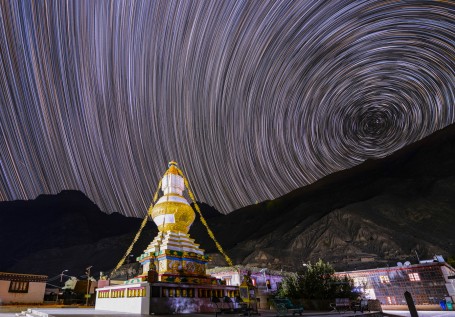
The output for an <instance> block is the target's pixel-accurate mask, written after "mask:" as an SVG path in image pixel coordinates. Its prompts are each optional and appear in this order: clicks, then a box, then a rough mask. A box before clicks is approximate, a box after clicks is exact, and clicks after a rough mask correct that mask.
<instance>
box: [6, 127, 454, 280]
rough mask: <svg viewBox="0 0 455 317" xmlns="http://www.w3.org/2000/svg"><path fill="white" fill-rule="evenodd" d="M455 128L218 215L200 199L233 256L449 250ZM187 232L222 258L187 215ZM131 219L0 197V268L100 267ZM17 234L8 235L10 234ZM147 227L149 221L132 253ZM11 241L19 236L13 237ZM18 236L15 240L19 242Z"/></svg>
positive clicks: (382, 261)
mask: <svg viewBox="0 0 455 317" xmlns="http://www.w3.org/2000/svg"><path fill="white" fill-rule="evenodd" d="M454 163H455V125H452V126H449V127H447V128H445V129H443V130H440V131H437V132H435V133H434V134H432V135H431V136H429V137H427V138H425V139H423V140H421V141H419V142H416V143H414V144H411V145H409V146H407V147H405V148H403V149H401V150H399V151H397V152H395V153H394V154H392V155H391V156H388V157H386V158H384V159H380V160H369V161H366V162H364V163H362V164H360V165H358V166H355V167H353V168H351V169H349V170H343V171H340V172H337V173H334V174H331V175H328V176H326V177H324V178H322V179H320V180H318V181H317V182H315V183H313V184H311V185H309V186H305V187H302V188H299V189H296V190H294V191H292V192H290V193H288V194H286V195H284V196H282V197H279V198H277V199H274V200H270V201H265V202H262V203H259V204H255V205H251V206H247V207H244V208H241V209H239V210H236V211H233V212H232V213H230V214H228V215H222V214H220V213H218V212H217V211H216V210H214V208H213V207H211V206H208V205H206V204H201V209H202V212H203V214H204V215H205V217H206V219H207V221H208V223H209V225H210V227H211V229H212V230H213V232H214V233H215V235H216V237H217V239H218V240H219V242H220V243H221V245H222V246H223V247H224V248H225V249H226V250H227V252H228V254H229V255H230V256H231V257H232V258H233V260H234V262H235V263H243V264H246V263H249V264H253V265H258V266H264V267H270V268H278V269H279V268H285V269H291V268H293V269H297V268H299V267H301V264H302V262H303V261H309V260H311V261H315V260H317V259H318V258H323V259H324V260H326V261H330V262H331V263H332V264H334V266H335V267H336V268H338V269H350V268H351V269H352V268H362V267H371V266H379V265H386V264H387V265H388V264H389V263H391V264H393V263H394V262H396V261H398V260H400V261H403V260H414V261H415V253H416V252H417V253H418V254H419V255H420V256H421V257H431V256H432V255H433V254H434V253H438V254H443V255H444V256H448V255H453V254H455V235H453V234H452V231H453V227H454V225H455V175H454V174H455V168H454V167H455V164H454ZM196 219H197V220H196V221H195V223H194V224H193V226H192V227H191V230H190V234H191V236H192V237H193V238H194V239H196V242H197V243H200V244H201V247H202V248H205V249H206V251H207V252H209V253H212V254H213V257H214V263H213V265H216V264H218V265H224V264H225V263H224V261H223V260H222V259H221V257H220V256H219V255H218V254H217V253H216V248H215V245H214V243H213V242H212V241H211V239H210V237H209V236H208V234H207V232H206V229H205V228H204V226H203V225H202V223H201V222H200V220H199V217H198V216H197V217H196ZM140 222H141V219H137V218H127V217H124V216H122V215H120V214H116V213H114V214H111V215H107V214H105V213H103V212H101V211H100V210H99V209H98V207H97V206H96V205H95V204H93V203H92V202H91V201H90V200H88V198H87V197H85V195H83V194H82V193H78V192H74V191H64V192H62V193H60V194H58V195H42V196H39V197H38V198H37V199H35V200H32V201H15V202H0V241H7V243H6V245H7V246H6V250H5V251H6V253H4V254H11V255H12V256H11V257H6V258H4V257H2V259H1V261H0V270H10V271H12V270H14V271H16V272H23V273H44V274H53V273H50V272H57V274H58V273H60V271H61V270H62V269H66V268H68V267H69V266H71V267H72V268H74V269H76V268H78V267H80V268H82V270H83V268H84V267H85V266H84V265H94V266H96V269H97V270H103V271H106V270H110V269H111V268H112V267H113V266H115V264H116V262H117V261H118V260H119V259H120V258H121V257H122V255H123V254H124V252H125V250H126V249H127V247H128V245H129V244H130V243H131V241H132V239H133V237H134V234H135V232H136V231H137V229H138V228H139V224H140ZM18 232H20V233H21V234H20V235H18V234H17V233H18ZM155 234H156V227H155V226H154V225H153V223H151V222H149V224H148V225H147V227H146V229H145V230H144V233H143V235H142V237H141V239H139V241H138V242H137V246H136V247H135V249H134V250H133V254H135V255H138V254H140V253H141V252H142V250H144V248H145V247H146V246H147V244H148V243H149V242H150V241H151V240H152V238H153V236H154V235H155ZM19 238H20V239H19ZM19 240H20V241H19Z"/></svg>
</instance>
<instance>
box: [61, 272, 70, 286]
mask: <svg viewBox="0 0 455 317" xmlns="http://www.w3.org/2000/svg"><path fill="white" fill-rule="evenodd" d="M65 272H68V270H63V271H62V273H60V283H61V282H62V281H63V273H65Z"/></svg>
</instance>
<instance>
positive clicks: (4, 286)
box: [0, 272, 47, 306]
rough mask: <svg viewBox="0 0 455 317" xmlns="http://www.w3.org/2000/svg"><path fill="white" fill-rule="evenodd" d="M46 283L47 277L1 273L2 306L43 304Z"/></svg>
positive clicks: (0, 296)
mask: <svg viewBox="0 0 455 317" xmlns="http://www.w3.org/2000/svg"><path fill="white" fill-rule="evenodd" d="M46 281H47V276H46V275H32V274H18V273H5V272H0V306H1V305H5V304H10V303H20V304H37V303H42V302H43V301H44V292H45V289H46Z"/></svg>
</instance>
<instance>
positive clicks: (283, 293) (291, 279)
mask: <svg viewBox="0 0 455 317" xmlns="http://www.w3.org/2000/svg"><path fill="white" fill-rule="evenodd" d="M302 277H303V275H302V274H300V273H291V274H290V275H288V276H286V277H285V278H284V279H283V280H282V281H281V285H280V287H279V288H278V291H277V295H278V297H290V298H301V297H302V295H303V289H302Z"/></svg>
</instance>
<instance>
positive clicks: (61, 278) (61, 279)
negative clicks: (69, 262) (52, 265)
mask: <svg viewBox="0 0 455 317" xmlns="http://www.w3.org/2000/svg"><path fill="white" fill-rule="evenodd" d="M65 272H68V270H63V271H62V273H60V283H61V282H63V273H65ZM59 293H60V286H59V287H58V289H57V298H56V299H55V302H56V304H58V294H59Z"/></svg>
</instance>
